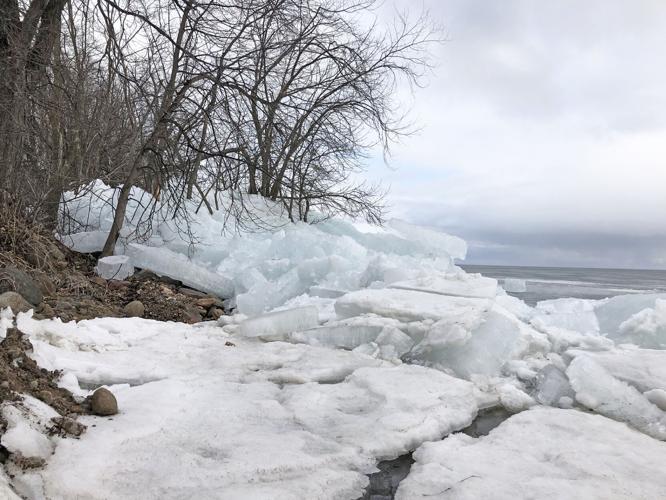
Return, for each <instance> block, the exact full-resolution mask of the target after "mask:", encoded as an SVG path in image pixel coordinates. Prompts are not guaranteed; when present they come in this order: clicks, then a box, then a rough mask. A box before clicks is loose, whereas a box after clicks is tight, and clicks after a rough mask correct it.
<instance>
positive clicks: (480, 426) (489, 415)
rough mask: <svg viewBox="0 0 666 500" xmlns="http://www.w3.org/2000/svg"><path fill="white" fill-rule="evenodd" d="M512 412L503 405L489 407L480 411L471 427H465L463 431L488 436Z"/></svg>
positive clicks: (470, 434)
mask: <svg viewBox="0 0 666 500" xmlns="http://www.w3.org/2000/svg"><path fill="white" fill-rule="evenodd" d="M511 415H512V414H511V413H509V412H508V411H506V410H505V409H504V408H503V407H502V406H496V407H494V408H488V409H485V410H481V411H479V414H478V415H477V416H476V418H475V419H474V422H472V423H471V424H470V426H469V427H465V428H464V429H463V430H462V431H461V432H464V433H465V434H467V435H468V436H472V437H475V438H478V437H481V436H487V435H488V433H489V432H490V431H492V430H493V429H494V428H495V427H497V426H498V425H499V424H501V423H502V422H504V421H505V420H506V419H507V418H509V417H510V416H511Z"/></svg>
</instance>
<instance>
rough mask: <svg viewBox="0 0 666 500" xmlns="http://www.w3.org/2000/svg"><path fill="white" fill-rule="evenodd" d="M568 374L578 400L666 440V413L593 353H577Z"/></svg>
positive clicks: (650, 434)
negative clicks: (603, 363)
mask: <svg viewBox="0 0 666 500" xmlns="http://www.w3.org/2000/svg"><path fill="white" fill-rule="evenodd" d="M567 375H568V376H569V380H570V381H571V386H572V387H573V389H574V391H575V392H576V401H578V402H579V403H580V404H582V405H583V406H586V407H588V408H590V409H591V410H594V411H596V412H598V413H601V414H602V415H605V416H607V417H609V418H612V419H615V420H619V421H620V422H626V423H627V424H629V425H631V426H632V427H634V428H635V429H638V430H639V431H641V432H644V433H645V434H647V435H649V436H652V437H654V438H656V439H661V440H666V413H664V412H663V411H662V410H660V409H659V408H657V407H656V406H655V405H653V404H652V403H650V401H648V399H647V398H646V397H645V396H643V394H641V393H640V392H639V391H638V390H637V389H635V388H634V387H632V386H630V385H628V384H627V383H626V382H622V381H621V380H618V379H616V378H615V377H613V376H612V375H611V374H610V373H608V372H607V371H606V370H605V369H604V368H603V367H602V366H600V365H599V364H598V363H596V362H595V361H594V360H593V359H592V357H590V356H585V355H582V356H578V357H576V358H575V359H574V360H573V361H572V362H571V364H570V365H569V368H567Z"/></svg>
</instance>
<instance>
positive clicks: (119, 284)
mask: <svg viewBox="0 0 666 500" xmlns="http://www.w3.org/2000/svg"><path fill="white" fill-rule="evenodd" d="M107 285H108V287H109V290H123V289H125V288H128V287H129V286H130V284H129V282H128V281H120V280H109V281H108V282H107Z"/></svg>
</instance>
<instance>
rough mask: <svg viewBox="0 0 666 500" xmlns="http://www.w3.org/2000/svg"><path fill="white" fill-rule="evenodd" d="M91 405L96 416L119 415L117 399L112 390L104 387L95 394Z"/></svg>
mask: <svg viewBox="0 0 666 500" xmlns="http://www.w3.org/2000/svg"><path fill="white" fill-rule="evenodd" d="M90 405H91V408H92V412H93V413H94V414H95V415H99V416H102V417H106V416H109V415H115V414H116V413H118V401H116V397H115V396H114V395H113V393H112V392H111V391H110V390H108V389H105V388H104V387H100V388H99V389H97V390H96V391H95V392H94V393H93V395H92V398H91V400H90Z"/></svg>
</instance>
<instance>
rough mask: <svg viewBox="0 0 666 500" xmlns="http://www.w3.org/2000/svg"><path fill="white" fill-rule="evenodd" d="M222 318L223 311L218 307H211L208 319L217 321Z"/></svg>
mask: <svg viewBox="0 0 666 500" xmlns="http://www.w3.org/2000/svg"><path fill="white" fill-rule="evenodd" d="M222 316H224V309H220V308H219V307H211V308H210V309H209V310H208V317H209V318H211V319H214V320H218V319H220V318H221V317H222Z"/></svg>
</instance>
